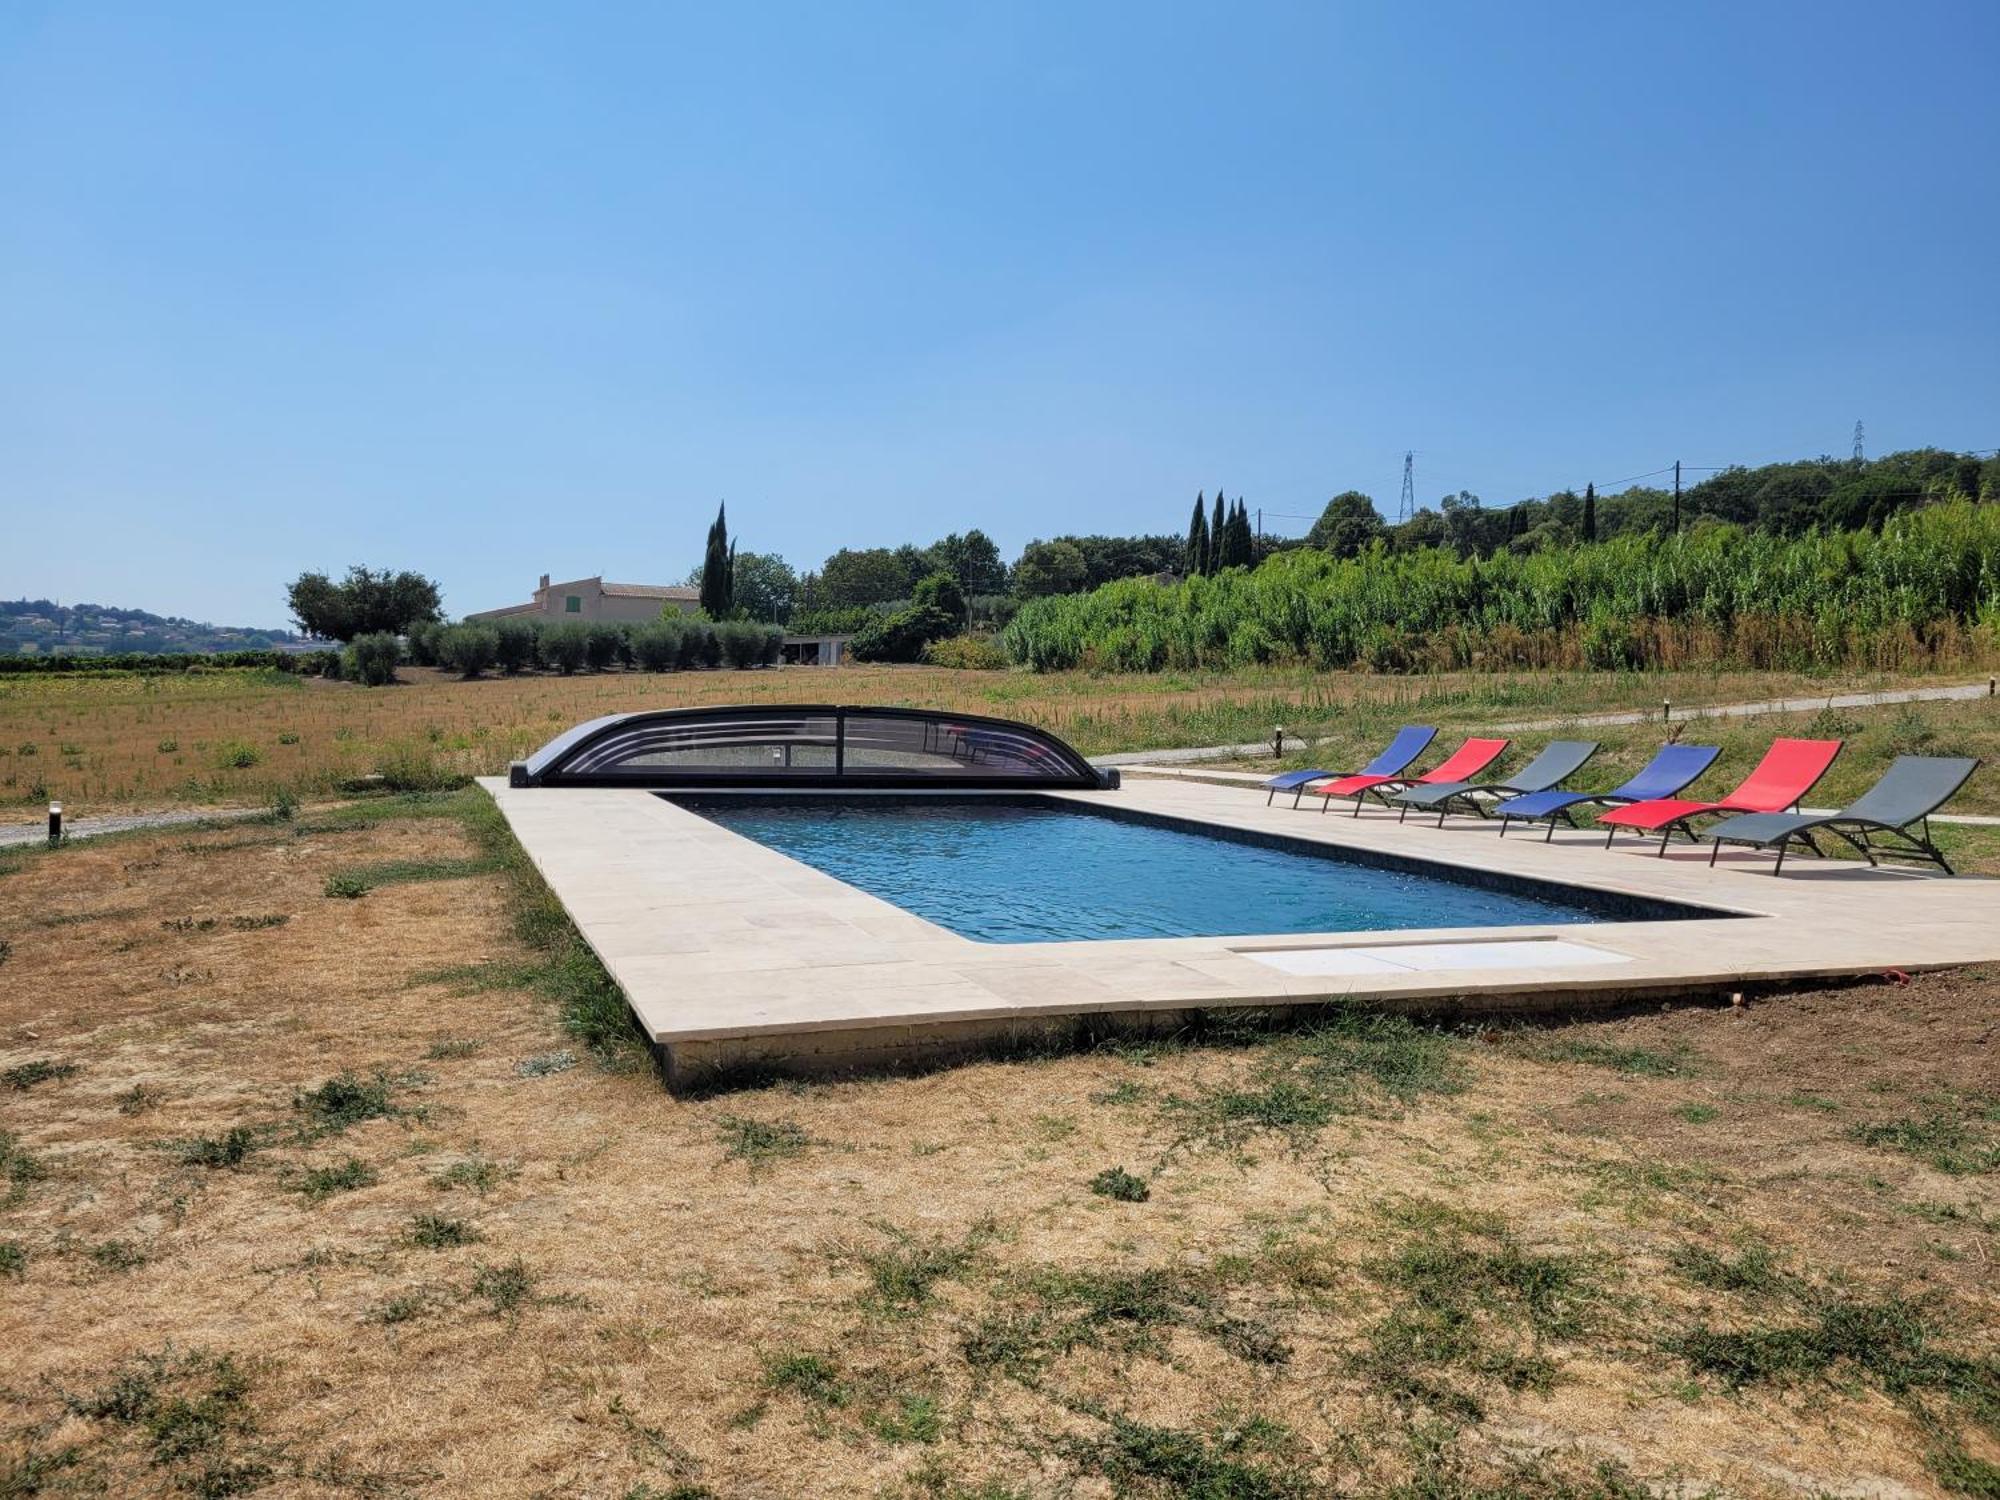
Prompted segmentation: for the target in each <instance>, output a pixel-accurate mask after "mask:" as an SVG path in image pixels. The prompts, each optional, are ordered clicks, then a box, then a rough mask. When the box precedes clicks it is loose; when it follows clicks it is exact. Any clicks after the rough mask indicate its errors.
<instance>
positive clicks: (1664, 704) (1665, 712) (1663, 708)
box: [1660, 698, 1674, 724]
mask: <svg viewBox="0 0 2000 1500" xmlns="http://www.w3.org/2000/svg"><path fill="white" fill-rule="evenodd" d="M1673 716H1674V704H1673V700H1672V699H1671V698H1662V699H1661V700H1660V722H1661V723H1662V724H1664V723H1666V722H1667V721H1668V720H1670V719H1671V718H1673Z"/></svg>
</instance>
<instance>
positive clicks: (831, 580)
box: [807, 547, 928, 609]
mask: <svg viewBox="0 0 2000 1500" xmlns="http://www.w3.org/2000/svg"><path fill="white" fill-rule="evenodd" d="M926 571H928V570H926ZM921 576H922V575H921V574H919V575H916V576H912V575H911V573H910V569H909V565H908V563H907V562H905V561H904V559H903V558H902V557H901V556H900V555H898V554H897V553H896V552H894V551H891V550H890V549H889V548H887V547H868V548H863V549H859V550H857V549H855V548H851V547H842V548H841V549H840V550H839V551H838V552H836V553H834V554H833V556H831V557H829V558H828V559H827V560H826V562H825V564H824V565H822V566H821V568H820V570H819V574H818V576H817V577H816V578H815V579H814V580H813V585H812V588H811V590H810V593H809V595H808V600H807V605H808V607H809V608H812V609H852V608H854V607H855V606H856V605H863V604H887V603H889V602H890V601H891V600H895V599H907V598H909V597H910V590H911V589H912V588H914V587H915V586H916V581H917V577H921Z"/></svg>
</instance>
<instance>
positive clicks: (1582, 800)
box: [1493, 745, 1722, 843]
mask: <svg viewBox="0 0 2000 1500" xmlns="http://www.w3.org/2000/svg"><path fill="white" fill-rule="evenodd" d="M1721 753H1722V749H1721V747H1720V746H1717V745H1662V746H1661V747H1660V753H1659V754H1657V755H1655V756H1654V757H1653V758H1652V759H1651V760H1650V761H1648V762H1646V765H1645V768H1644V769H1643V770H1641V771H1640V772H1639V774H1638V775H1636V776H1634V777H1633V778H1632V779H1631V780H1630V781H1628V782H1626V783H1625V784H1624V785H1623V786H1621V787H1614V788H1612V789H1611V790H1610V791H1608V792H1559V791H1546V792H1531V793H1530V794H1529V795H1527V796H1525V797H1516V798H1514V799H1513V800H1512V801H1510V802H1503V803H1501V804H1500V805H1499V806H1498V807H1496V808H1494V809H1493V810H1494V811H1495V812H1496V813H1498V814H1499V815H1500V837H1502V838H1503V839H1504V838H1505V837H1506V836H1507V825H1508V824H1509V823H1516V822H1519V823H1540V822H1544V821H1546V822H1547V823H1548V825H1549V831H1548V833H1547V835H1546V836H1545V837H1544V838H1543V840H1542V842H1544V843H1547V842H1548V840H1549V839H1552V838H1554V837H1555V836H1556V819H1558V818H1560V819H1562V820H1563V822H1565V823H1567V824H1569V826H1570V827H1572V828H1574V827H1576V809H1578V808H1579V807H1590V806H1616V805H1618V804H1620V803H1625V802H1649V801H1651V800H1652V799H1654V798H1655V797H1671V796H1673V795H1674V794H1675V793H1676V792H1678V791H1680V790H1681V788H1682V787H1684V786H1686V785H1687V784H1688V783H1689V782H1691V781H1693V780H1694V779H1695V778H1696V777H1697V776H1699V775H1701V773H1702V772H1703V771H1706V770H1707V769H1708V768H1709V767H1710V766H1711V765H1713V764H1714V763H1715V758H1716V756H1718V755H1720V754H1721Z"/></svg>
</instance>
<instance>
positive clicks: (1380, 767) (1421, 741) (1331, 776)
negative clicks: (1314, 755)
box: [1264, 724, 1437, 807]
mask: <svg viewBox="0 0 2000 1500" xmlns="http://www.w3.org/2000/svg"><path fill="white" fill-rule="evenodd" d="M1436 738H1437V731H1436V730H1435V729H1433V728H1431V726H1430V725H1428V724H1405V725H1404V726H1403V727H1402V728H1401V729H1399V730H1397V731H1396V737H1395V738H1394V739H1392V740H1391V741H1389V745H1388V748H1387V749H1385V750H1384V751H1383V752H1382V753H1381V754H1380V755H1378V756H1376V757H1375V758H1374V759H1373V760H1371V761H1369V762H1368V764H1367V765H1365V766H1363V767H1362V768H1361V769H1360V770H1359V771H1286V772H1285V773H1284V774H1283V775H1280V776H1273V777H1272V778H1271V779H1270V780H1269V781H1267V782H1265V783H1264V785H1265V787H1266V788H1267V789H1268V795H1267V796H1266V797H1265V798H1264V805H1265V806H1266V807H1269V806H1270V805H1271V798H1272V797H1275V796H1277V795H1278V793H1280V792H1290V793H1291V794H1292V806H1293V807H1297V806H1298V805H1299V799H1300V798H1301V797H1303V796H1304V795H1305V792H1306V788H1307V787H1308V786H1310V785H1311V784H1312V783H1313V782H1315V781H1337V780H1338V779H1339V778H1341V777H1342V776H1400V775H1402V774H1403V773H1404V772H1405V771H1407V770H1409V769H1410V767H1411V766H1413V765H1415V764H1416V763H1417V757H1418V756H1420V755H1422V754H1423V753H1424V752H1425V751H1426V750H1428V749H1430V747H1431V741H1432V740H1434V739H1436Z"/></svg>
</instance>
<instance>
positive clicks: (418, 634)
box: [350, 619, 785, 681]
mask: <svg viewBox="0 0 2000 1500" xmlns="http://www.w3.org/2000/svg"><path fill="white" fill-rule="evenodd" d="M784 640H785V633H784V631H783V630H781V629H779V628H778V627H777V626H776V625H758V624H753V623H751V622H750V621H747V620H722V621H710V620H695V619H661V620H650V621H647V622H645V623H643V624H629V625H628V624H612V623H609V622H605V621H598V622H593V623H588V624H586V623H583V622H581V621H569V620H559V621H554V622H544V621H539V620H520V619H517V620H496V621H493V622H491V623H488V622H485V621H476V622H466V623H463V624H458V625H419V626H417V627H416V628H415V629H414V630H412V631H411V632H410V635H409V656H410V660H412V661H414V662H415V663H416V664H417V665H418V666H427V667H428V666H435V667H443V668H445V669H447V670H449V671H454V672H457V673H459V674H460V675H462V676H465V677H477V676H479V675H481V674H482V673H484V672H488V671H493V670H498V671H501V672H505V673H509V674H511V673H516V672H526V671H533V670H542V671H551V672H560V673H562V674H563V675H564V676H569V675H570V674H571V673H574V672H580V671H588V672H603V671H607V670H609V669H610V668H612V667H637V668H641V669H643V670H645V671H648V672H675V671H689V670H693V669H696V668H701V667H723V666H727V667H736V668H747V667H761V666H769V665H771V664H772V663H774V662H776V661H777V659H778V656H779V652H780V649H781V648H782V647H783V645H784ZM356 645H359V642H356ZM352 654H353V648H350V656H351V655H352ZM360 680H364V681H365V680H368V679H366V678H362V679H360Z"/></svg>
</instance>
